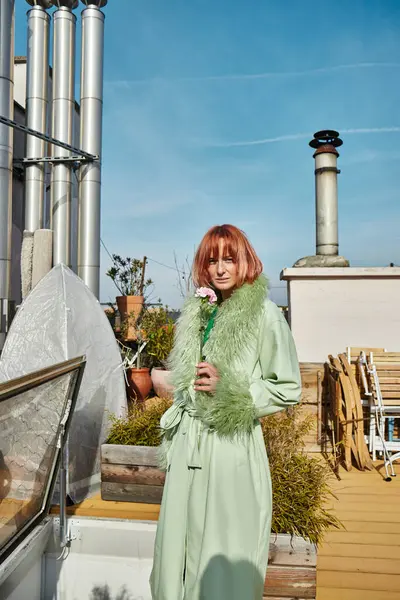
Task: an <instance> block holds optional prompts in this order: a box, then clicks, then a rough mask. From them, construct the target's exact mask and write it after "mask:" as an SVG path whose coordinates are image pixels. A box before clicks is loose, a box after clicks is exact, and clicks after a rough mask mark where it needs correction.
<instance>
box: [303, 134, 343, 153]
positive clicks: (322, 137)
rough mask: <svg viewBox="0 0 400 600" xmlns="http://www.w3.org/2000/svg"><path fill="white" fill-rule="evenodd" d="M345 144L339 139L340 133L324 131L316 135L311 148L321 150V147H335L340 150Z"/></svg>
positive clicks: (310, 144)
mask: <svg viewBox="0 0 400 600" xmlns="http://www.w3.org/2000/svg"><path fill="white" fill-rule="evenodd" d="M342 144H343V140H341V139H340V137H339V132H338V131H335V130H334V129H324V130H323V131H317V133H314V139H312V140H311V142H310V143H309V146H311V148H317V149H318V148H320V147H321V146H333V147H334V148H339V146H341V145H342Z"/></svg>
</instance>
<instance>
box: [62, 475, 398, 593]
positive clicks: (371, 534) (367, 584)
mask: <svg viewBox="0 0 400 600" xmlns="http://www.w3.org/2000/svg"><path fill="white" fill-rule="evenodd" d="M396 471H397V473H398V479H396V478H395V479H393V480H392V481H391V482H385V481H384V480H383V477H382V474H381V473H382V472H383V471H382V470H381V467H380V465H378V466H377V470H376V471H372V472H368V471H367V472H360V471H357V470H355V469H353V470H352V471H351V472H349V473H347V472H345V471H344V470H341V471H340V477H341V480H340V481H338V482H336V483H335V484H334V491H335V494H336V495H337V500H333V506H334V508H335V512H336V514H337V516H338V517H339V518H340V519H341V520H342V522H343V524H344V526H345V530H341V531H332V532H330V533H328V534H327V535H326V537H325V541H324V543H323V545H322V546H321V547H320V548H319V550H318V561H317V600H400V464H399V463H398V464H397V466H396ZM53 512H57V509H56V508H54V509H53ZM68 513H69V514H71V515H76V516H78V515H80V516H93V517H105V518H118V519H141V520H154V521H155V520H157V518H158V514H159V506H158V505H156V504H153V505H151V504H131V503H129V502H110V501H108V502H104V501H102V500H101V498H100V495H98V496H94V497H93V498H90V499H87V500H85V501H84V502H83V503H82V504H80V505H77V506H73V507H70V508H68Z"/></svg>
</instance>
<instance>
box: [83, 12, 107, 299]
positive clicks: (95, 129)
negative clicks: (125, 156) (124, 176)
mask: <svg viewBox="0 0 400 600" xmlns="http://www.w3.org/2000/svg"><path fill="white" fill-rule="evenodd" d="M82 2H83V4H85V5H86V8H85V9H84V10H83V11H82V64H81V136H80V147H81V148H82V150H85V151H87V152H90V153H91V154H95V155H99V156H101V145H102V115H103V53H104V14H103V13H102V12H101V10H100V8H102V7H103V6H105V5H106V4H107V0H82ZM100 210H101V157H100V158H99V160H97V161H94V162H91V163H86V164H83V165H82V166H81V168H80V170H79V234H78V235H79V239H78V275H79V276H80V277H81V278H82V279H83V281H84V282H85V283H86V285H87V286H88V287H89V289H90V290H91V291H92V292H93V294H94V295H95V296H96V297H97V298H98V297H99V293H100Z"/></svg>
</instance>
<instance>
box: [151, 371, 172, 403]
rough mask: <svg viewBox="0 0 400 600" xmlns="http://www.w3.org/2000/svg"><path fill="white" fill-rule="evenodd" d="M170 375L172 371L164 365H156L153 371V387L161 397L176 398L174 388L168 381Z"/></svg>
mask: <svg viewBox="0 0 400 600" xmlns="http://www.w3.org/2000/svg"><path fill="white" fill-rule="evenodd" d="M170 375H171V371H167V370H166V369H163V368H162V367H154V368H153V369H152V371H151V380H152V382H153V389H154V391H155V393H156V395H157V396H158V397H159V398H168V399H169V400H173V399H174V388H173V386H172V385H171V384H170V383H169V381H168V379H169V377H170Z"/></svg>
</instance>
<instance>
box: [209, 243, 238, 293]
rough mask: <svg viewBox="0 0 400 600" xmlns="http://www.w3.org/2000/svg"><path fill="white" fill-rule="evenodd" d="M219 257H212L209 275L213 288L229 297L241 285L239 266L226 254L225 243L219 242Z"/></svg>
mask: <svg viewBox="0 0 400 600" xmlns="http://www.w3.org/2000/svg"><path fill="white" fill-rule="evenodd" d="M218 250H219V253H218V256H212V257H211V258H210V261H209V265H208V274H209V276H210V281H211V284H212V285H213V287H214V288H215V289H217V290H220V292H222V296H223V297H227V296H229V295H230V293H232V292H233V290H234V289H235V288H236V287H237V285H238V283H239V279H238V268H237V264H236V263H235V262H234V261H233V259H232V257H231V256H229V255H227V254H226V253H225V252H224V241H223V240H220V241H219V248H218Z"/></svg>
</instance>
